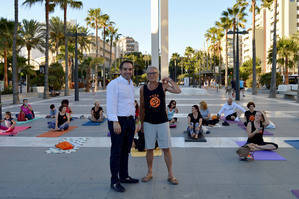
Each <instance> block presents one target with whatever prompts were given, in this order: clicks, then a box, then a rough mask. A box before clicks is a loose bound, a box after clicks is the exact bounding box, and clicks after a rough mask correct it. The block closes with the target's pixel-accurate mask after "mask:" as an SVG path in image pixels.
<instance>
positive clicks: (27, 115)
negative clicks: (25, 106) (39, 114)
mask: <svg viewBox="0 0 299 199" xmlns="http://www.w3.org/2000/svg"><path fill="white" fill-rule="evenodd" d="M25 118H27V119H28V120H32V119H33V115H32V114H30V113H29V114H26V115H25Z"/></svg>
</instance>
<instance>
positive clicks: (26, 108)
mask: <svg viewBox="0 0 299 199" xmlns="http://www.w3.org/2000/svg"><path fill="white" fill-rule="evenodd" d="M21 112H23V113H24V114H25V120H32V119H33V118H34V112H33V109H32V107H31V105H30V104H28V99H23V105H22V106H21Z"/></svg>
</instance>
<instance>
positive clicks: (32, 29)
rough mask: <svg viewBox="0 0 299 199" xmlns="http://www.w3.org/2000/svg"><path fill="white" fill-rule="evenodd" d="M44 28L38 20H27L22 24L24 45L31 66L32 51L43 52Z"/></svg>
mask: <svg viewBox="0 0 299 199" xmlns="http://www.w3.org/2000/svg"><path fill="white" fill-rule="evenodd" d="M43 31H44V28H43V25H42V24H40V23H39V22H38V21H36V20H30V21H28V20H26V19H24V20H23V22H22V29H21V32H20V33H21V36H22V38H23V42H24V45H25V46H26V49H27V61H28V65H30V60H31V50H32V49H33V48H37V49H38V50H40V51H43V50H44V49H43V37H44V34H43Z"/></svg>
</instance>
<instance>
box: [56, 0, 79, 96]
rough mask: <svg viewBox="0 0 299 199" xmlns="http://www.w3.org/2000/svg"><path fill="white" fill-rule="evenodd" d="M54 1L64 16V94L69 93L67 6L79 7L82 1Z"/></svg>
mask: <svg viewBox="0 0 299 199" xmlns="http://www.w3.org/2000/svg"><path fill="white" fill-rule="evenodd" d="M54 1H55V2H56V3H58V4H59V5H60V8H61V9H63V13H64V17H63V32H64V35H65V37H64V46H65V58H64V60H65V87H64V95H65V96H68V95H69V85H68V81H69V80H68V79H69V74H68V59H69V58H68V47H67V45H68V37H67V36H66V35H67V8H68V6H70V7H71V8H75V9H80V8H82V6H83V3H82V2H81V1H75V0H54Z"/></svg>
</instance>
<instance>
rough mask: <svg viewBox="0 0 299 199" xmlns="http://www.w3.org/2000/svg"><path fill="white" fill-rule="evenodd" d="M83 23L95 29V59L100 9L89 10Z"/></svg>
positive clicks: (96, 74)
mask: <svg viewBox="0 0 299 199" xmlns="http://www.w3.org/2000/svg"><path fill="white" fill-rule="evenodd" d="M85 21H86V23H87V25H88V26H90V27H91V28H93V29H95V31H96V57H98V56H99V42H98V38H99V36H98V30H99V29H100V21H101V9H100V8H96V9H89V10H88V16H87V17H86V18H85ZM95 82H96V84H95V90H97V89H98V65H97V64H96V65H95Z"/></svg>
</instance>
